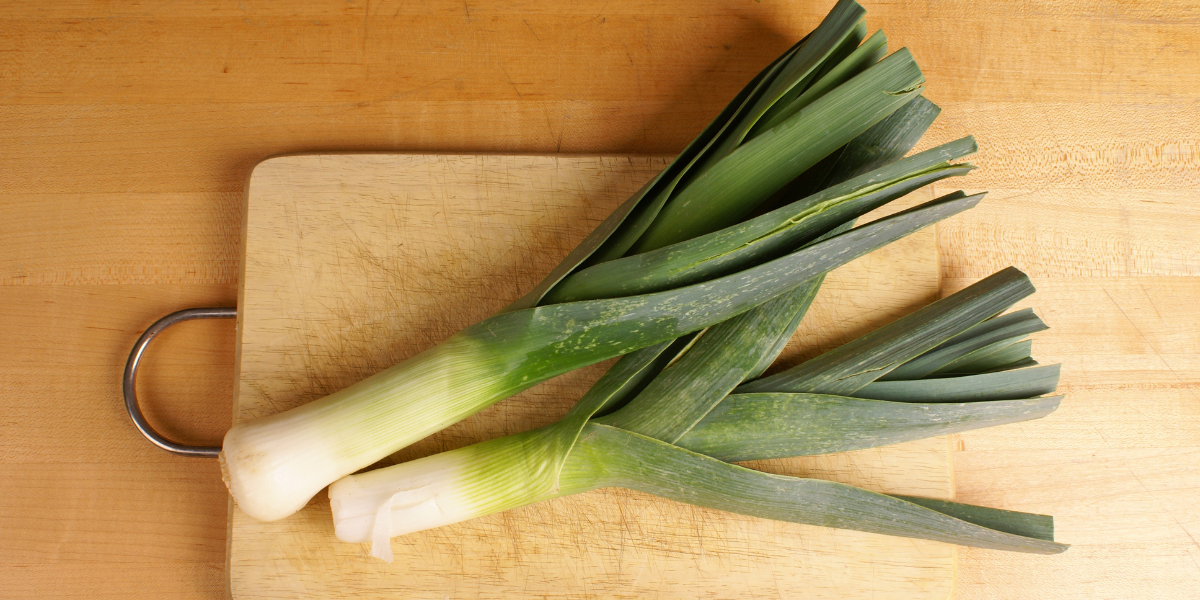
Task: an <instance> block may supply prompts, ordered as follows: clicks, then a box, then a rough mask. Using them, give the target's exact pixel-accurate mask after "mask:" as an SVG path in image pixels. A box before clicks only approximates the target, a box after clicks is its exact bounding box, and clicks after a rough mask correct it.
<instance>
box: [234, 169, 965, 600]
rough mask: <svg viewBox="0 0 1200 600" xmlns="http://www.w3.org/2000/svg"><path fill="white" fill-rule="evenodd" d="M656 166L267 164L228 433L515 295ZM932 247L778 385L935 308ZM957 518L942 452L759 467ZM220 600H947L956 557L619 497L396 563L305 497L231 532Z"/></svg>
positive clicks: (526, 407) (548, 412)
mask: <svg viewBox="0 0 1200 600" xmlns="http://www.w3.org/2000/svg"><path fill="white" fill-rule="evenodd" d="M667 162H668V159H666V158H662V157H639V158H628V157H564V156H498V155H488V156H467V155H461V156H460V155H382V154H359V155H313V156H288V157H281V158H274V159H270V160H268V161H265V162H263V163H262V164H260V165H259V166H258V167H257V168H255V170H254V172H253V173H252V175H251V178H250V182H249V184H248V186H247V209H246V212H245V214H246V224H245V230H244V233H245V239H244V245H243V248H244V249H245V253H244V258H243V261H244V262H243V265H242V277H241V290H240V297H239V299H238V307H239V323H238V327H239V334H240V335H239V337H240V339H239V345H238V369H239V372H238V375H237V382H238V383H237V385H238V395H237V400H236V404H235V419H237V420H243V419H248V418H252V417H256V416H260V415H268V414H272V413H276V412H279V411H282V410H286V409H288V408H291V407H294V406H297V405H299V404H303V403H305V402H308V401H310V400H313V399H316V398H318V397H321V396H323V395H326V394H328V393H331V392H333V391H336V390H338V389H340V388H342V387H345V386H347V385H350V384H352V383H354V382H356V381H358V380H360V379H363V378H365V377H367V376H368V375H370V374H372V373H375V372H377V371H379V370H382V369H384V368H386V367H388V366H390V365H392V364H394V363H396V362H399V361H401V360H403V359H405V358H407V357H409V356H412V355H414V354H416V353H418V352H420V351H421V350H424V349H426V348H428V347H430V346H432V345H433V344H435V343H437V342H438V341H440V340H443V339H445V338H446V337H448V336H449V335H451V334H452V333H454V332H455V331H457V330H458V329H460V328H462V327H465V326H467V325H469V324H471V323H474V322H476V321H479V320H481V319H483V318H486V317H488V316H490V315H491V314H493V313H494V312H495V311H497V310H498V309H500V308H501V307H503V306H505V305H506V304H508V303H509V302H510V301H512V300H513V299H515V298H517V297H518V296H520V295H521V293H523V292H524V291H526V290H528V289H529V288H531V287H532V286H533V285H534V284H535V283H536V282H537V281H538V280H539V279H540V278H541V277H542V276H543V275H544V274H545V273H547V272H548V271H549V270H550V268H551V267H553V266H554V265H555V264H556V263H557V262H558V261H559V260H560V259H561V258H562V257H563V256H565V255H566V253H567V252H568V251H569V250H570V249H571V248H572V247H573V246H574V245H575V244H576V243H578V241H579V240H581V239H582V238H583V237H584V236H585V235H586V234H587V232H589V231H590V230H591V229H592V228H593V227H594V226H595V225H596V224H597V223H598V222H599V221H600V220H601V219H603V218H604V217H605V216H606V215H608V213H609V212H610V211H611V210H612V209H613V208H615V207H616V205H617V204H618V203H620V202H621V201H622V200H624V199H625V198H626V197H628V195H629V194H630V193H632V192H633V191H634V190H636V189H637V188H638V187H640V185H641V184H642V183H644V182H645V181H646V180H648V179H649V178H650V177H651V176H652V175H653V174H654V173H656V172H657V171H658V170H661V169H662V168H663V167H664V166H665V165H666V164H667ZM937 292H938V270H937V258H936V248H935V237H934V233H933V231H932V229H930V230H926V231H924V232H921V233H918V234H916V235H914V236H911V237H910V238H908V239H906V240H902V241H901V242H898V243H896V244H892V245H891V246H889V247H887V248H885V249H883V250H880V251H878V252H876V253H874V254H871V255H869V256H866V257H863V258H862V259H859V260H858V261H855V262H854V263H852V264H850V265H847V266H845V267H843V268H841V269H839V270H837V271H835V272H834V273H833V274H832V275H831V276H830V277H828V278H827V280H826V283H825V286H824V288H823V289H822V290H821V293H820V295H819V296H818V298H817V300H816V302H815V303H814V305H813V308H812V310H810V312H809V315H808V317H807V318H806V319H805V322H804V325H803V326H802V327H801V329H800V331H799V332H798V333H797V336H796V338H794V339H793V341H792V344H791V346H790V347H789V348H788V350H787V351H786V352H785V354H784V355H783V357H781V359H780V364H794V363H795V362H797V361H799V360H801V359H803V358H807V357H810V356H813V355H814V354H816V353H818V352H821V351H824V350H827V349H829V348H832V347H835V346H837V345H838V344H841V343H844V342H846V341H849V339H851V338H852V337H854V336H856V335H858V334H861V333H863V332H865V331H868V330H870V329H872V328H874V327H878V326H879V325H882V324H883V323H886V322H888V321H890V320H892V319H894V318H896V317H898V316H901V315H903V314H906V313H908V312H911V311H912V310H914V309H915V308H917V307H919V306H921V305H923V304H925V303H927V302H930V301H932V300H933V299H935V298H936V296H937ZM608 364H609V363H603V364H601V365H596V366H594V367H591V368H587V369H581V370H579V371H576V372H573V373H569V374H567V375H564V376H561V377H559V378H556V379H553V380H551V381H548V382H545V383H543V384H541V385H539V386H536V387H534V388H532V389H530V390H528V391H526V392H524V393H522V394H520V395H518V396H516V397H514V398H511V399H509V400H507V401H504V402H501V403H499V404H497V405H495V406H493V407H491V408H489V409H487V410H484V411H483V412H481V413H479V414H478V415H475V416H474V417H471V418H469V419H467V420H465V421H463V422H461V423H459V424H457V425H454V426H452V427H451V428H449V429H447V430H446V431H443V432H441V433H439V434H437V435H434V436H431V437H430V438H428V439H426V440H423V441H421V442H419V443H417V444H415V445H414V446H412V447H410V448H408V449H406V450H404V451H402V452H400V453H399V454H397V455H396V456H394V457H392V460H408V459H411V458H415V457H419V456H424V455H428V454H431V453H434V452H438V451H441V450H448V449H451V448H456V447H460V446H464V445H467V444H470V443H474V442H477V441H481V440H485V439H490V438H493V437H497V436H500V435H505V434H510V433H515V432H519V431H524V430H528V429H531V428H534V427H538V426H541V425H544V424H548V423H551V422H553V421H555V420H557V419H558V418H559V417H560V416H562V415H563V414H565V412H566V411H567V409H568V408H569V407H570V406H571V405H572V404H573V403H574V402H575V401H576V400H577V399H578V398H579V397H580V395H581V394H582V393H583V391H585V390H586V388H587V386H588V385H589V384H590V383H591V382H593V381H594V380H595V379H596V378H598V377H599V375H600V374H601V373H602V372H603V369H604V368H605V367H606V366H607V365H608ZM752 466H755V467H756V468H760V469H764V470H769V471H772V472H777V473H786V474H791V475H802V476H812V477H820V478H825V479H834V480H838V481H843V482H846V483H851V484H855V485H859V486H863V487H866V488H869V489H873V490H877V491H882V492H889V493H901V494H913V495H921V496H930V497H940V498H950V497H952V496H953V489H954V488H953V482H952V480H951V471H950V468H949V452H948V448H947V441H946V439H945V438H935V439H930V440H923V441H918V442H913V443H908V444H903V445H897V446H891V447H887V448H881V449H873V450H865V451H859V452H853V453H847V454H839V455H831V456H823V457H810V458H803V459H789V460H774V461H763V462H762V463H759V464H756V465H752ZM229 531H230V533H229V554H228V558H229V569H228V575H229V585H230V590H231V594H232V595H233V597H235V598H296V597H311V598H347V599H349V598H353V599H355V600H367V599H371V598H439V599H440V598H472V597H513V598H517V597H546V596H554V597H565V598H583V597H628V598H633V597H637V598H645V597H665V598H691V597H705V598H709V597H711V598H734V597H739V598H750V597H760V596H771V597H785V598H865V597H871V598H931V599H932V598H936V599H938V600H941V599H944V598H947V597H948V596H949V595H950V594H951V592H952V590H953V582H954V556H955V550H954V547H952V546H950V545H946V544H940V543H937V542H929V541H920V540H907V539H900V538H891V537H885V536H879V535H873V534H866V533H859V532H849V531H838V530H832V529H825V528H820V527H811V526H804V525H795V524H790V523H778V522H773V521H766V520H761V519H754V518H749V517H744V516H740V515H733V514H728V513H722V512H718V511H713V510H707V509H700V508H696V507H692V506H687V505H682V504H678V503H675V502H671V501H668V500H663V499H660V498H655V497H652V496H647V495H643V494H639V493H634V492H630V491H628V490H622V489H610V490H600V491H596V492H592V493H588V494H582V495H578V496H573V497H569V498H563V499H558V500H553V501H549V502H544V503H541V504H537V505H534V506H530V507H526V508H523V509H519V510H513V511H509V512H506V513H503V514H498V515H493V516H491V517H487V518H482V519H476V520H474V521H470V522H466V523H461V524H458V525H454V526H450V527H444V528H441V529H436V530H433V531H426V532H421V533H417V534H413V535H409V536H405V537H402V538H398V539H396V540H394V541H393V550H394V552H395V554H396V561H395V562H394V563H393V564H384V563H382V562H379V561H377V560H375V559H372V558H370V557H368V556H367V555H366V546H365V545H359V544H345V543H342V542H339V541H338V540H337V539H336V538H334V536H333V527H332V523H331V519H330V514H329V505H328V499H327V497H326V495H325V494H324V493H323V492H322V493H321V494H319V495H318V496H317V497H316V498H315V499H314V500H313V501H312V502H310V503H309V505H308V507H306V508H305V509H304V510H303V511H301V512H300V513H299V514H297V515H294V516H292V517H290V518H288V519H285V520H282V521H279V522H275V523H259V522H256V521H254V520H252V519H250V518H249V517H247V516H246V515H245V514H244V513H242V512H241V511H239V510H236V509H234V510H232V511H231V512H230V529H229Z"/></svg>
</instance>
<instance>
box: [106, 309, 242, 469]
mask: <svg viewBox="0 0 1200 600" xmlns="http://www.w3.org/2000/svg"><path fill="white" fill-rule="evenodd" d="M233 318H237V308H236V307H234V308H189V309H187V310H181V311H178V312H173V313H171V314H169V315H167V316H165V317H163V318H161V319H159V320H158V321H156V322H155V323H154V324H153V325H151V326H150V328H149V329H147V330H146V332H145V333H143V334H142V337H140V338H138V341H137V343H136V344H134V345H133V351H132V352H130V353H129V360H128V361H127V362H126V363H125V377H124V380H123V382H122V386H121V388H122V390H123V391H124V393H125V410H126V411H128V412H129V418H131V419H133V425H134V426H135V427H137V428H138V431H140V432H142V435H144V436H146V439H148V440H150V443H152V444H154V445H155V446H158V447H159V448H162V449H163V450H166V451H167V452H171V453H174V454H179V455H182V456H196V457H200V458H216V457H217V455H218V454H220V452H221V447H220V446H187V445H184V444H180V443H178V442H173V441H171V440H168V439H167V438H165V437H163V436H162V434H160V433H158V432H157V431H155V430H154V428H153V427H151V426H150V423H149V422H148V421H146V417H145V416H144V415H142V409H141V408H140V407H139V406H138V400H137V391H136V390H135V389H134V383H135V382H136V381H137V369H138V363H140V362H141V360H142V355H143V354H144V353H145V352H146V346H149V345H150V340H153V339H154V337H155V336H157V335H158V334H160V333H162V331H163V330H164V329H166V328H168V327H170V326H172V325H175V324H176V323H182V322H184V321H191V320H192V319H233Z"/></svg>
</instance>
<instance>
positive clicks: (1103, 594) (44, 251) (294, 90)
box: [0, 0, 1200, 599]
mask: <svg viewBox="0 0 1200 600" xmlns="http://www.w3.org/2000/svg"><path fill="white" fill-rule="evenodd" d="M864 4H865V6H866V7H867V9H868V22H869V24H870V25H871V26H872V27H881V28H883V29H885V30H886V32H887V34H888V36H889V39H890V40H891V43H892V46H893V47H900V46H907V47H909V48H910V49H911V50H912V51H913V54H914V56H915V57H916V59H917V60H918V61H919V63H920V64H921V66H922V69H923V70H924V72H925V74H926V75H927V77H928V79H929V84H928V87H927V95H928V96H929V97H930V98H931V99H932V100H934V101H935V102H937V103H938V104H940V105H941V106H942V107H943V109H944V110H943V113H942V116H941V118H940V119H939V120H938V122H937V123H935V125H934V127H933V129H932V131H931V134H930V136H929V139H928V142H929V143H935V142H942V141H948V140H949V139H952V138H953V137H955V136H958V135H961V134H964V133H972V134H974V135H975V136H976V137H977V138H978V139H979V141H980V145H981V147H982V150H981V152H980V154H979V155H978V157H976V158H975V159H974V162H975V163H976V164H978V165H979V166H980V167H981V169H980V170H978V171H976V172H975V173H974V174H973V175H972V176H971V178H970V180H969V181H970V183H969V185H970V186H973V187H975V188H977V189H990V190H992V191H993V193H992V196H991V199H990V200H989V201H986V202H985V203H984V204H983V205H981V206H980V207H979V208H977V209H975V210H973V211H971V212H970V213H968V214H966V215H963V216H962V217H959V218H957V219H956V220H954V221H952V222H950V223H947V224H946V225H945V226H944V227H941V228H939V252H940V255H941V264H942V269H943V272H942V275H943V278H944V284H945V285H946V290H947V291H949V290H952V289H956V288H957V287H961V286H962V285H965V284H966V283H967V282H969V281H973V280H975V279H978V278H980V277H983V276H984V275H987V274H988V273H991V272H992V271H994V270H996V269H998V268H1001V267H1004V266H1007V265H1010V264H1012V265H1015V266H1017V267H1020V268H1022V269H1025V270H1026V271H1028V272H1029V273H1030V274H1031V275H1032V276H1033V277H1034V281H1035V283H1036V284H1037V285H1038V287H1039V289H1041V290H1042V291H1041V293H1039V294H1038V295H1037V296H1035V297H1034V299H1033V300H1032V305H1034V306H1036V307H1037V308H1038V310H1039V311H1041V312H1042V313H1043V314H1044V315H1046V316H1047V320H1048V322H1049V323H1050V324H1051V325H1052V326H1053V327H1054V328H1053V329H1051V330H1050V331H1048V332H1045V333H1042V334H1039V337H1038V342H1037V343H1038V350H1037V352H1038V353H1039V357H1041V358H1043V359H1046V358H1050V359H1056V360H1062V361H1064V363H1065V365H1066V366H1065V368H1064V374H1063V385H1064V388H1065V389H1066V390H1067V391H1068V392H1069V395H1068V397H1067V399H1066V401H1065V402H1064V403H1063V407H1062V409H1060V411H1059V412H1058V413H1056V414H1055V415H1053V416H1051V417H1049V418H1047V419H1043V420H1041V421H1038V422H1036V423H1029V424H1017V425H1009V426H1005V427H1003V428H998V429H995V430H990V431H982V432H975V433H970V434H964V435H961V436H959V437H958V440H957V441H958V445H957V448H958V450H957V451H956V452H955V465H956V467H955V477H956V481H957V484H958V490H959V499H961V500H964V501H968V502H977V503H981V504H989V505H995V506H1004V507H1007V508H1016V509H1023V510H1037V511H1044V512H1050V513H1054V514H1056V515H1058V516H1059V519H1058V525H1059V531H1060V538H1061V539H1062V540H1064V541H1066V542H1069V543H1072V544H1074V546H1073V548H1072V549H1071V550H1070V551H1068V552H1067V553H1065V554H1063V555H1060V556H1056V557H1050V558H1046V557H1029V556H1020V555H1012V554H1002V553H997V552H989V551H978V550H964V551H961V552H960V553H959V556H960V569H959V581H958V589H957V594H958V597H960V598H969V599H981V598H1071V599H1075V598H1078V599H1083V598H1088V599H1090V598H1195V597H1197V596H1200V589H1198V588H1200V583H1198V582H1200V544H1198V543H1197V540H1200V510H1198V509H1200V507H1197V505H1196V502H1197V500H1196V498H1197V494H1196V490H1197V488H1200V472H1198V471H1197V470H1196V469H1195V468H1194V464H1195V461H1196V458H1197V455H1198V452H1197V449H1198V448H1200V425H1197V423H1196V411H1197V408H1196V407H1197V406H1198V405H1200V352H1198V351H1197V346H1196V344H1197V339H1198V337H1200V332H1197V329H1196V327H1197V322H1198V321H1200V319H1197V311H1196V309H1195V298H1196V297H1197V296H1198V294H1200V283H1197V280H1196V279H1195V277H1194V276H1195V275H1197V274H1198V270H1200V245H1198V242H1197V238H1198V236H1196V235H1194V232H1195V230H1196V227H1195V226H1196V224H1197V220H1198V219H1200V217H1198V211H1200V208H1198V207H1200V181H1198V178H1200V175H1198V173H1200V86H1198V85H1197V83H1200V82H1198V81H1197V79H1198V78H1200V35H1197V33H1198V32H1200V7H1198V6H1197V5H1196V4H1195V2H1192V1H1190V0H1147V1H1145V2H1096V1H1091V0H1060V1H1054V2H1051V1H1047V0H1022V1H1017V0H1003V1H999V2H991V3H981V2H968V1H966V0H898V1H894V2H872V1H869V0H867V1H865V2H864ZM830 5H832V2H831V1H828V2H808V1H800V0H791V1H775V0H762V1H761V2H752V1H750V0H736V1H728V0H702V1H694V0H688V1H684V0H664V1H661V2H655V3H634V2H611V1H607V2H600V1H598V0H596V1H593V0H586V1H580V2H574V3H562V2H558V3H549V2H530V1H528V0H525V1H521V2H517V1H516V0H513V1H508V2H503V1H502V2H479V1H475V0H467V1H466V2H463V1H446V2H437V1H427V2H404V3H402V2H395V1H393V2H383V1H379V0H376V1H371V2H369V3H368V2H367V1H366V0H362V1H349V2H347V1H343V0H328V1H323V2H322V1H314V2H290V3H285V4H267V3H263V2H252V1H242V2H223V1H217V0H213V1H210V2H204V1H194V2H179V1H169V0H161V1H147V2H127V3H111V2H100V1H96V2H88V1H84V0H70V1H65V2H53V3H48V2H31V1H25V2H7V3H4V4H3V5H0V53H2V54H0V56H3V60H0V125H2V126H0V306H3V310H2V311H0V406H2V407H3V415H4V416H3V418H2V419H0V470H2V472H3V475H2V476H0V481H2V482H3V483H4V493H3V494H0V529H2V530H3V531H4V532H5V536H4V541H3V543H2V544H0V584H2V585H3V590H4V591H3V595H6V596H12V597H21V598H33V597H37V598H80V597H86V598H129V597H147V598H149V597H153V598H160V597H179V598H219V597H223V596H224V595H225V586H224V572H225V570H224V565H225V546H224V543H225V542H224V540H225V526H226V525H225V523H226V500H225V494H224V492H223V490H222V489H221V484H220V480H219V476H218V473H217V468H216V465H214V464H211V463H208V462H203V461H195V460H185V459H181V458H176V457H172V456H169V455H166V454H165V453H163V452H161V451H159V450H157V449H155V448H153V447H151V446H150V445H149V444H148V443H146V442H145V441H144V440H142V439H140V438H139V437H138V436H137V435H136V432H135V431H134V430H133V428H132V427H131V425H130V424H129V422H128V418H127V417H126V416H125V414H124V412H123V410H122V409H121V408H120V395H119V392H118V387H119V373H120V369H121V366H122V364H123V362H124V359H125V355H126V354H127V352H128V349H129V348H130V347H131V346H132V344H133V342H134V340H135V339H136V338H137V336H138V334H139V333H140V332H141V330H143V329H144V328H145V327H147V326H148V325H149V324H150V323H151V322H153V321H154V320H155V319H156V318H157V317H159V316H161V315H163V314H166V313H168V312H171V311H173V310H177V309H181V308H187V307H189V306H197V305H206V304H209V305H211V304H216V305H232V304H233V303H234V302H235V300H236V293H237V277H238V267H239V258H238V257H239V256H240V255H241V251H242V248H241V245H240V233H239V232H240V227H241V222H242V193H243V191H244V185H245V180H246V176H247V175H248V174H249V172H250V170H251V168H252V167H253V166H254V165H255V164H256V163H258V162H259V161H260V160H262V159H263V158H265V157H268V156H271V155H275V154H279V153H284V152H300V151H320V150H331V151H347V150H375V151H391V152H463V153H480V152H509V153H512V152H530V153H541V154H547V153H560V152H568V153H587V154H608V155H619V154H632V155H646V154H673V153H675V152H678V151H679V150H680V149H681V148H682V147H683V146H684V144H686V143H687V141H688V140H689V139H691V137H692V136H693V135H695V134H696V132H698V131H699V130H700V129H701V128H702V127H703V126H704V124H705V123H706V122H707V120H708V119H710V118H711V117H712V116H713V115H714V114H715V113H716V112H717V111H718V110H719V109H720V107H721V106H722V105H723V103H724V102H725V99H727V98H728V97H730V96H732V95H733V94H734V93H735V92H736V90H737V89H739V88H740V87H741V86H742V85H743V84H744V83H745V82H746V81H747V80H748V79H749V78H750V77H751V76H752V75H753V73H755V72H756V71H757V70H758V69H759V68H760V67H761V66H762V65H763V64H765V62H766V61H768V60H770V58H772V57H773V56H775V55H776V54H778V53H779V52H780V51H782V50H783V49H784V48H786V47H787V46H788V45H789V44H790V43H792V42H793V41H794V40H795V39H796V38H797V37H799V36H800V35H803V34H804V33H806V32H807V31H808V30H810V29H811V28H812V27H813V26H814V25H815V24H816V23H817V22H818V20H819V19H820V17H821V16H822V15H823V14H824V13H825V12H826V11H827V10H828V8H829V6H830ZM939 191H940V190H939ZM233 340H234V333H233V326H232V324H230V323H228V322H212V323H188V324H185V325H182V326H180V327H179V328H178V330H177V331H172V332H169V333H168V334H166V336H165V337H164V338H163V339H162V340H161V341H158V342H155V346H154V347H153V348H152V350H151V357H150V358H151V360H152V361H154V362H153V363H151V364H150V365H148V366H147V370H146V371H145V372H144V375H143V376H144V379H143V380H142V381H141V385H140V388H139V389H140V390H141V393H142V395H143V396H144V398H145V402H146V405H147V410H148V411H150V412H151V413H152V419H153V420H154V422H155V423H156V425H157V426H159V427H163V428H164V429H166V430H168V431H171V432H172V433H174V434H175V435H178V436H179V437H180V438H182V439H185V440H187V441H193V442H204V441H215V440H216V439H217V438H218V436H219V435H220V432H222V431H224V429H225V428H226V427H228V425H229V415H230V398H231V396H232V392H233V389H234V385H233V381H234V379H233V372H232V371H233V364H234V356H233ZM1043 353H1045V354H1047V355H1048V356H1047V355H1043Z"/></svg>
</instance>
